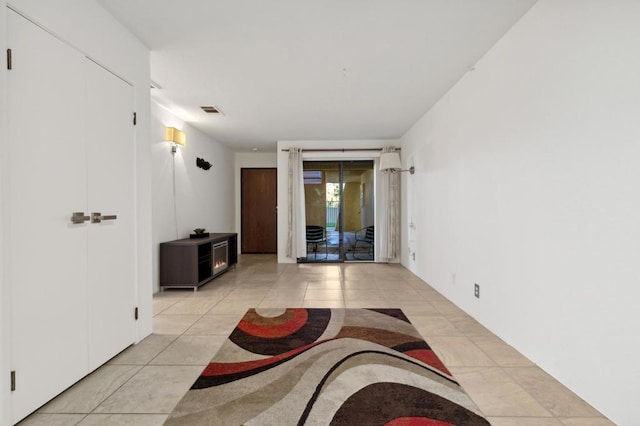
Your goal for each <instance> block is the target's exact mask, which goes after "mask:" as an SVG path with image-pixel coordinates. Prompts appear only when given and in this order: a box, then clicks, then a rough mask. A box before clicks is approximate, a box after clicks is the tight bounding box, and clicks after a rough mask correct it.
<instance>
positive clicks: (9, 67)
mask: <svg viewBox="0 0 640 426" xmlns="http://www.w3.org/2000/svg"><path fill="white" fill-rule="evenodd" d="M12 59H13V58H12V57H11V49H7V69H8V70H11V69H13V61H12Z"/></svg>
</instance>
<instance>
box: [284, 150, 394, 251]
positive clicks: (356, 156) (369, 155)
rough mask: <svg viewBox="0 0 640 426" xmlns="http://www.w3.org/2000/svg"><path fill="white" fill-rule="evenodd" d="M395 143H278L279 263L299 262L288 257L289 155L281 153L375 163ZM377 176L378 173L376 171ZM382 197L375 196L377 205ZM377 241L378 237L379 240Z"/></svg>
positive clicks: (311, 157)
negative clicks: (299, 151) (292, 150)
mask: <svg viewBox="0 0 640 426" xmlns="http://www.w3.org/2000/svg"><path fill="white" fill-rule="evenodd" d="M398 145H399V141H398V140H395V139H371V140H333V141H321V140H317V141H279V142H278V144H277V152H276V155H277V158H278V263H295V262H296V259H291V258H288V257H287V256H286V252H287V233H288V214H289V213H288V207H287V206H288V204H289V194H288V187H289V176H288V175H289V153H288V152H286V151H282V150H283V149H288V148H293V147H295V148H303V149H335V150H336V151H333V152H308V153H304V155H303V158H305V159H307V158H308V159H310V160H311V159H313V160H316V161H323V160H361V159H375V158H377V157H379V156H380V148H382V147H385V146H398ZM367 148H371V149H372V151H370V152H367V151H362V152H358V151H347V152H339V151H340V150H341V149H367ZM376 173H378V171H377V170H376ZM379 199H380V197H377V196H376V203H377V202H378V200H379ZM376 238H377V236H376Z"/></svg>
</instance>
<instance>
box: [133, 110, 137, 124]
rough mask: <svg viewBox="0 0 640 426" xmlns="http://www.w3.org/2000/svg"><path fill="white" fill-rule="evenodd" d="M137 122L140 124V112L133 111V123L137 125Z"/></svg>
mask: <svg viewBox="0 0 640 426" xmlns="http://www.w3.org/2000/svg"><path fill="white" fill-rule="evenodd" d="M136 124H138V113H137V112H134V113H133V125H134V126H135V125H136Z"/></svg>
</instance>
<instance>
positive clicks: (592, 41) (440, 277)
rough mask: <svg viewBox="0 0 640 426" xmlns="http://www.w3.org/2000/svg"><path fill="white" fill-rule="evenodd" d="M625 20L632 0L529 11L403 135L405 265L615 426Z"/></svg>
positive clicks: (622, 330)
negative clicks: (409, 164) (407, 167)
mask: <svg viewBox="0 0 640 426" xmlns="http://www.w3.org/2000/svg"><path fill="white" fill-rule="evenodd" d="M638 22H640V2H637V1H610V0H589V1H579V0H563V1H556V0H540V1H539V2H538V3H537V4H536V5H535V6H533V8H532V9H531V10H530V11H529V12H528V13H527V14H526V15H525V16H524V17H523V18H522V20H521V21H520V22H518V23H517V24H516V25H515V26H514V27H513V28H512V30H511V31H510V32H508V33H507V34H506V35H505V37H504V38H503V39H502V40H501V41H500V42H499V43H498V44H497V45H496V46H494V48H492V49H491V50H490V51H489V53H487V55H486V56H485V57H484V58H483V59H482V60H481V61H479V63H478V64H477V65H476V66H475V70H474V71H472V72H469V73H467V75H466V76H465V77H464V78H463V79H462V80H461V81H460V82H459V83H458V84H457V85H456V86H455V87H454V88H453V89H452V90H451V91H450V92H449V93H448V94H447V95H445V96H444V98H443V99H441V100H440V101H439V103H438V104H437V105H436V106H435V107H434V108H432V109H431V111H429V112H428V113H427V114H426V115H425V116H424V117H423V118H422V119H421V120H419V121H418V122H417V123H416V124H415V125H414V126H413V128H412V129H410V131H408V132H407V133H406V134H405V135H404V137H403V138H402V154H403V157H404V158H405V161H406V159H412V160H413V161H415V166H416V174H415V175H414V176H403V188H404V191H405V193H404V196H403V218H404V224H403V241H405V242H407V243H405V244H403V258H402V261H403V263H404V264H405V265H406V266H407V267H408V268H409V269H411V270H412V271H414V272H415V273H416V274H417V275H419V276H420V277H421V278H423V279H424V280H426V281H427V282H428V283H429V284H431V285H432V286H434V287H435V288H436V289H438V290H439V291H440V292H441V293H443V294H444V295H445V296H447V297H448V298H450V299H451V300H452V301H454V302H455V303H456V304H458V305H459V306H460V307H461V308H463V309H464V310H465V311H467V312H469V313H470V314H471V315H472V316H474V317H475V318H476V319H478V320H479V321H480V322H482V323H483V324H484V325H486V326H487V327H488V328H490V329H491V330H492V331H493V332H494V333H496V334H497V335H498V336H500V337H502V338H503V339H504V340H505V341H507V342H508V343H510V344H512V345H513V346H515V347H516V348H517V349H518V350H520V351H521V352H522V353H524V354H525V355H526V356H528V357H529V358H530V359H532V360H533V361H534V362H536V363H537V364H538V365H540V366H541V367H542V368H543V369H545V370H546V371H548V372H549V373H550V374H552V375H553V376H554V377H556V378H557V379H559V380H560V381H561V382H563V383H564V384H565V385H567V386H568V387H569V388H570V389H572V390H573V391H574V392H576V393H577V394H578V395H580V396H581V397H583V398H584V399H585V400H586V401H588V402H589V403H591V404H592V405H594V406H595V407H596V408H597V409H599V410H600V411H602V412H603V413H604V414H605V415H606V416H608V417H610V418H611V419H612V420H613V421H614V422H616V423H617V424H620V425H631V424H636V423H637V414H636V412H635V409H636V405H637V399H638V395H640V364H638V362H637V353H638V351H639V350H640V340H639V339H638V337H637V336H638V330H640V316H638V314H637V312H638V309H637V300H638V299H640V282H639V278H640V275H639V274H638V259H640V243H639V241H640V220H639V218H640V197H639V196H638V194H639V193H640V168H639V167H638V165H637V160H638V158H640V126H639V125H638V113H639V112H640V78H639V77H638V76H640V55H639V54H638V45H639V42H640V25H638ZM411 219H413V222H414V223H415V226H416V228H415V241H414V242H411V241H412V239H411V238H410V237H411V233H410V232H409V227H408V224H409V223H410V221H411ZM410 244H411V245H412V246H414V247H415V253H416V260H415V261H413V260H411V259H410V257H411V256H410V250H409V249H408V247H409V245H410ZM454 274H455V275H454ZM474 283H479V284H480V286H481V297H480V299H476V298H474V296H473V284H474Z"/></svg>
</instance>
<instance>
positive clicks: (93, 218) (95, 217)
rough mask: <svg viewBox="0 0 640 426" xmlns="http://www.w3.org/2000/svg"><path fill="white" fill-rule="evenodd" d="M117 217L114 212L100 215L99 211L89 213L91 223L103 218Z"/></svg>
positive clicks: (114, 218) (113, 218)
mask: <svg viewBox="0 0 640 426" xmlns="http://www.w3.org/2000/svg"><path fill="white" fill-rule="evenodd" d="M117 218H118V216H117V215H115V214H109V215H104V216H103V215H102V214H101V213H100V212H94V213H91V223H100V222H102V221H103V220H116V219H117Z"/></svg>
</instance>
